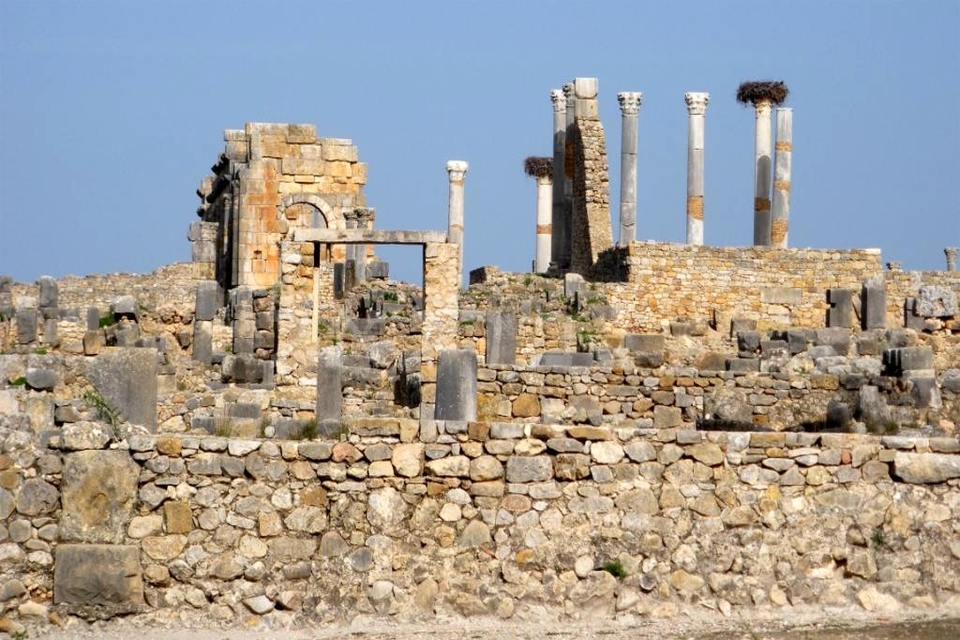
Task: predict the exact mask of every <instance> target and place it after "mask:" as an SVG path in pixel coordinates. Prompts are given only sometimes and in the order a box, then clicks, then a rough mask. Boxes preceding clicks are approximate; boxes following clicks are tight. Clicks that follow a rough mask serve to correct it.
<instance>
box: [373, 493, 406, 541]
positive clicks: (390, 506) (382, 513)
mask: <svg viewBox="0 0 960 640" xmlns="http://www.w3.org/2000/svg"><path fill="white" fill-rule="evenodd" d="M406 517H407V505H406V503H405V502H404V501H403V497H402V495H401V494H400V493H399V492H398V491H397V490H396V489H394V488H392V487H384V488H383V489H377V490H376V491H373V492H371V493H370V496H369V498H368V499H367V521H368V522H369V523H370V525H371V526H372V527H374V529H375V530H376V529H380V530H382V531H384V532H389V531H391V530H393V529H394V528H395V527H396V526H397V525H399V524H400V523H401V522H403V520H404V519H405V518H406Z"/></svg>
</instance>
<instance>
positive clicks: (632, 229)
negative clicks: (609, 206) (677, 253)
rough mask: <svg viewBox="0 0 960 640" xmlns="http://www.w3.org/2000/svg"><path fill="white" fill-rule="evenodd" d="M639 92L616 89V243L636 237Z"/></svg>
mask: <svg viewBox="0 0 960 640" xmlns="http://www.w3.org/2000/svg"><path fill="white" fill-rule="evenodd" d="M642 99H643V94H642V93H639V92H625V93H618V94H617V100H619V101H620V115H621V120H620V123H621V125H620V235H619V236H618V238H619V244H620V246H621V247H622V246H626V245H628V244H630V243H631V242H633V241H634V240H636V239H637V116H638V115H639V114H640V101H641V100H642Z"/></svg>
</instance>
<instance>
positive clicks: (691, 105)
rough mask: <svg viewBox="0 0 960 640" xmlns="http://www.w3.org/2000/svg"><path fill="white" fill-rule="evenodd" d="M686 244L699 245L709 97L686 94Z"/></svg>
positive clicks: (701, 241) (701, 238) (704, 94)
mask: <svg viewBox="0 0 960 640" xmlns="http://www.w3.org/2000/svg"><path fill="white" fill-rule="evenodd" d="M684 99H685V100H686V103H687V112H688V113H689V115H690V117H689V119H688V142H687V244H694V245H702V244H703V137H704V136H703V123H704V116H705V115H706V113H707V103H708V102H709V101H710V94H707V93H687V94H686V95H685V96H684Z"/></svg>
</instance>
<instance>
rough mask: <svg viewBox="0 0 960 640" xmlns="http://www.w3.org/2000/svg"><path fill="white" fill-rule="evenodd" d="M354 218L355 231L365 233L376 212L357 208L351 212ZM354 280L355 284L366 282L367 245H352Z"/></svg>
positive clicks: (370, 226)
mask: <svg viewBox="0 0 960 640" xmlns="http://www.w3.org/2000/svg"><path fill="white" fill-rule="evenodd" d="M353 214H354V216H355V217H356V221H357V229H360V230H361V231H366V230H368V229H370V228H372V226H373V220H374V218H375V217H376V211H375V210H374V209H371V208H369V207H358V208H356V209H354V210H353ZM353 259H354V278H355V279H356V281H357V282H366V281H367V245H365V244H358V245H354V251H353Z"/></svg>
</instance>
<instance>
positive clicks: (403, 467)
mask: <svg viewBox="0 0 960 640" xmlns="http://www.w3.org/2000/svg"><path fill="white" fill-rule="evenodd" d="M423 461H424V446H423V445H422V444H420V443H409V444H398V445H395V446H394V447H393V453H392V456H391V462H392V463H393V468H394V470H395V471H396V473H397V475H399V476H403V477H404V478H413V477H416V476H419V475H420V474H421V473H423Z"/></svg>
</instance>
